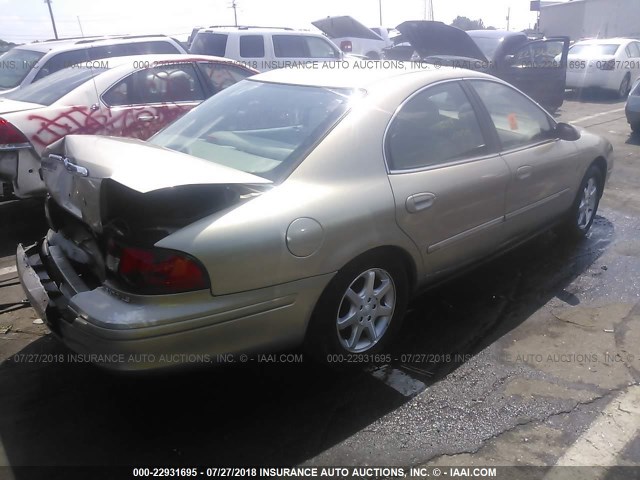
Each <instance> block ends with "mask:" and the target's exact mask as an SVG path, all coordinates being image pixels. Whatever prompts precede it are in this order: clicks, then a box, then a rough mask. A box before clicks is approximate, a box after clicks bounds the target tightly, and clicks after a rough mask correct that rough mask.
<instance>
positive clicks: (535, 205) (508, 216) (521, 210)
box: [505, 188, 571, 220]
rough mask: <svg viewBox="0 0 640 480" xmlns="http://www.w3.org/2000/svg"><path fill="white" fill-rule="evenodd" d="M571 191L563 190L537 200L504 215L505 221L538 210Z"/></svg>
mask: <svg viewBox="0 0 640 480" xmlns="http://www.w3.org/2000/svg"><path fill="white" fill-rule="evenodd" d="M570 191H571V189H569V188H565V189H564V190H562V191H560V192H558V193H554V194H553V195H549V196H548V197H545V198H543V199H542V200H538V201H537V202H535V203H531V204H529V205H527V206H525V207H522V208H519V209H518V210H514V211H513V212H511V213H507V214H506V215H505V220H511V219H512V218H514V217H517V216H518V215H520V214H523V213H526V212H528V211H529V210H533V209H534V208H538V207H539V206H541V205H544V204H545V203H548V202H550V201H552V200H555V199H557V198H560V197H561V196H562V195H564V194H565V193H567V192H570Z"/></svg>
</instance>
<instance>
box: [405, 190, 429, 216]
mask: <svg viewBox="0 0 640 480" xmlns="http://www.w3.org/2000/svg"><path fill="white" fill-rule="evenodd" d="M435 201H436V196H435V195H434V194H433V193H416V194H415V195H411V196H410V197H408V198H407V201H406V202H405V207H406V208H407V212H409V213H418V212H421V211H422V210H426V209H427V208H429V207H431V206H432V205H433V204H434V202H435Z"/></svg>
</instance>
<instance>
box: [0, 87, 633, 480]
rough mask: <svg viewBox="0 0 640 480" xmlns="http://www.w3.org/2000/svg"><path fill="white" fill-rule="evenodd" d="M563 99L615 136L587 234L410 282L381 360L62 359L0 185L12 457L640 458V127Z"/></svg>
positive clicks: (565, 111) (317, 460)
mask: <svg viewBox="0 0 640 480" xmlns="http://www.w3.org/2000/svg"><path fill="white" fill-rule="evenodd" d="M557 118H558V119H559V120H560V121H567V122H572V123H574V124H576V125H578V126H581V127H584V128H587V129H588V130H590V131H593V132H595V133H598V134H600V135H603V136H605V137H606V138H608V139H609V140H610V141H611V142H612V143H613V145H614V149H615V162H616V164H615V169H614V173H613V175H612V177H611V179H610V182H609V184H608V187H607V188H606V189H605V194H604V197H603V199H602V202H601V204H600V210H599V212H598V217H597V218H596V221H595V223H594V226H593V228H592V231H591V233H590V234H589V236H588V238H587V239H585V240H584V241H582V242H580V243H578V244H572V243H567V242H565V241H563V240H562V239H560V238H559V237H558V236H557V234H556V233H554V232H553V231H550V232H548V233H545V234H543V235H542V236H540V237H538V238H536V239H534V240H533V241H530V242H529V243H527V244H525V245H523V246H522V247H520V248H518V249H517V250H514V251H512V252H510V253H508V254H506V255H504V256H503V257H501V258H499V259H497V260H496V261H493V262H491V263H489V264H486V265H484V266H482V267H480V268H479V269H476V270H475V271H473V272H471V273H469V274H466V275H464V276H461V277H459V278H457V279H456V280H453V281H451V282H449V283H447V284H446V285H443V286H441V287H439V288H437V289H435V290H432V291H430V292H428V293H426V294H424V295H422V296H420V297H419V298H417V299H415V300H414V301H413V302H412V304H411V308H410V311H409V313H408V315H407V318H406V320H405V324H404V326H403V330H402V332H401V334H400V338H399V339H398V341H397V342H396V343H395V344H394V347H393V351H392V357H393V361H392V362H390V363H389V364H387V365H384V366H381V367H378V368H375V369H371V368H354V369H348V370H346V371H335V370H334V369H330V368H326V367H322V366H319V365H316V364H314V363H312V362H310V361H299V360H300V355H301V354H300V353H299V352H291V353H290V354H289V355H287V356H281V355H280V354H276V355H275V356H274V357H262V358H261V357H254V358H252V359H250V360H249V361H247V362H246V363H244V364H233V365H226V366H222V367H216V368H206V369H201V370H198V371H194V372H182V373H175V374H161V375H153V376H147V377H141V376H122V375H113V374H110V373H106V372H104V371H102V370H99V369H97V368H96V367H94V366H92V365H91V364H88V363H85V362H81V361H73V362H72V361H67V360H68V359H69V358H70V357H69V356H68V354H70V352H69V351H68V350H67V349H66V348H65V347H64V346H62V345H61V344H60V343H59V342H58V341H57V340H55V339H54V338H53V337H52V336H51V335H50V334H49V333H48V331H47V329H46V327H44V326H43V325H42V324H41V323H38V319H37V317H36V315H35V313H34V311H33V310H32V309H31V308H30V307H28V306H27V305H24V304H23V303H21V301H22V300H23V298H24V295H23V293H22V290H21V287H20V285H19V283H18V280H17V277H16V273H15V268H14V253H15V246H16V243H17V242H23V243H29V242H33V241H35V240H37V239H38V238H39V237H40V236H42V235H43V234H44V232H45V230H46V222H45V220H44V215H43V211H42V207H41V205H40V204H39V202H37V201H29V202H18V201H9V202H4V203H0V361H1V362H2V363H1V364H0V385H1V388H0V465H11V466H14V467H15V466H23V465H113V464H120V465H131V464H135V465H194V464H196V465H223V464H224V465H230V464H231V465H297V464H304V465H401V466H418V465H430V466H437V465H476V464H477V465H580V464H585V462H586V463H587V464H591V463H600V464H602V465H621V466H624V465H632V466H638V465H640V420H639V419H640V388H639V387H638V382H639V380H640V350H639V349H638V345H639V344H640V173H639V168H640V166H639V165H640V139H638V138H637V137H632V136H631V135H630V129H629V126H628V125H627V123H626V120H625V118H624V103H622V102H620V101H617V100H613V99H611V98H608V97H604V96H600V95H596V94H589V95H586V96H581V97H577V96H569V97H568V99H567V101H566V102H565V104H564V106H563V107H562V108H561V109H560V110H559V111H558V112H557ZM56 359H63V360H64V361H57V360H56ZM76 360H77V359H76ZM2 471H3V474H4V475H7V476H8V478H12V477H11V476H12V475H14V473H12V471H11V469H4V470H2ZM603 475H604V473H603ZM603 478H604V477H603Z"/></svg>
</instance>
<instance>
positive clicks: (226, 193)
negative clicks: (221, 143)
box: [42, 135, 272, 243]
mask: <svg viewBox="0 0 640 480" xmlns="http://www.w3.org/2000/svg"><path fill="white" fill-rule="evenodd" d="M42 174H43V179H44V182H45V184H46V187H47V190H48V191H49V194H50V196H51V198H52V199H53V200H54V201H55V203H56V204H57V205H59V206H60V207H61V208H62V209H64V210H66V211H67V212H69V213H71V214H72V215H73V216H74V217H75V218H76V219H78V220H81V221H82V222H83V223H85V224H86V225H88V226H89V227H90V228H91V230H93V231H94V232H96V233H102V232H103V230H104V229H105V227H108V226H109V225H111V226H112V227H114V229H116V230H119V231H121V232H120V233H122V234H129V236H132V237H140V236H141V234H142V232H147V231H148V230H153V231H154V232H155V233H154V234H153V235H151V236H150V237H149V238H148V241H147V242H144V243H151V241H153V242H155V241H157V240H158V239H159V238H156V237H160V238H161V237H162V236H165V235H168V234H170V233H171V232H172V231H173V230H175V229H178V228H181V227H183V226H186V225H188V224H189V223H192V222H194V221H196V220H198V219H200V218H203V217H204V216H206V215H209V214H211V213H214V212H216V211H219V210H221V209H223V208H227V207H229V206H230V205H233V204H234V203H237V202H238V201H240V199H241V198H240V197H242V196H247V195H249V196H250V195H251V194H258V193H259V192H261V191H263V190H264V189H265V187H268V185H269V184H271V183H272V182H271V181H270V180H267V179H265V178H262V177H258V176H255V175H252V174H249V173H245V172H242V171H239V170H235V169H233V168H229V167H226V166H223V165H219V164H215V163H212V162H209V161H206V160H203V159H200V158H197V157H194V156H191V155H187V154H184V153H180V152H176V151H172V150H169V149H165V148H162V147H157V146H154V145H150V144H148V143H146V142H143V141H141V140H135V139H126V138H111V137H100V136H94V135H68V136H66V137H65V138H63V139H61V140H58V141H57V142H55V143H53V144H51V145H50V146H49V147H48V148H47V149H45V151H44V152H43V155H42ZM158 230H161V231H162V232H159V231H158ZM134 233H135V234H134ZM142 236H143V237H144V235H142Z"/></svg>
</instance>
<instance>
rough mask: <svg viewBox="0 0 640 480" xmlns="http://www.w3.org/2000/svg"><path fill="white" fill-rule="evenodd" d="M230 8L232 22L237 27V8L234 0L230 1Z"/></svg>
mask: <svg viewBox="0 0 640 480" xmlns="http://www.w3.org/2000/svg"><path fill="white" fill-rule="evenodd" d="M231 8H233V21H234V22H235V26H236V27H237V26H238V12H237V8H238V4H237V3H236V0H232V1H231Z"/></svg>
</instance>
